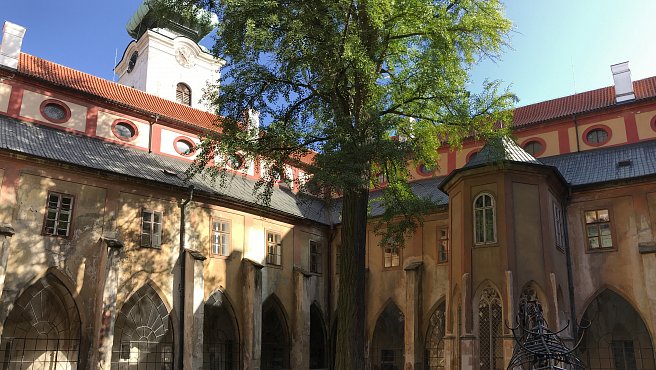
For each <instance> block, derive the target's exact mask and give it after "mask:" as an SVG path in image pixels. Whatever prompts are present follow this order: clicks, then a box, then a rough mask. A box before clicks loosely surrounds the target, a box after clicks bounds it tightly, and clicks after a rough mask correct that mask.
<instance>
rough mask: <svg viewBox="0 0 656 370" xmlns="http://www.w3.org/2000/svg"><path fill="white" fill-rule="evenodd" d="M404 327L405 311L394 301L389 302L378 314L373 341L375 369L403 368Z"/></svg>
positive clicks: (397, 369) (393, 369) (391, 369)
mask: <svg viewBox="0 0 656 370" xmlns="http://www.w3.org/2000/svg"><path fill="white" fill-rule="evenodd" d="M404 328H405V316H404V315H403V312H401V310H400V309H399V307H398V306H397V305H395V304H394V303H393V302H389V303H388V304H387V305H386V306H385V309H384V310H383V312H381V314H380V316H378V320H377V321H376V327H375V329H374V336H373V339H372V341H371V347H372V359H373V365H374V369H380V370H400V369H403V363H404V343H405V341H404V337H405V335H404V334H405V329H404Z"/></svg>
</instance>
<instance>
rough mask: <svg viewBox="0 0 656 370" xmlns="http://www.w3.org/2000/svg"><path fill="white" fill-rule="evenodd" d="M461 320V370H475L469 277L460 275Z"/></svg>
mask: <svg viewBox="0 0 656 370" xmlns="http://www.w3.org/2000/svg"><path fill="white" fill-rule="evenodd" d="M461 299H462V303H461V304H462V316H463V317H462V319H463V329H464V334H463V335H462V337H461V338H460V357H461V363H462V370H472V369H477V368H478V365H477V364H476V361H477V358H478V357H477V356H476V336H475V335H474V317H473V312H474V311H473V308H472V299H473V297H472V287H471V275H470V274H469V273H468V272H466V273H464V274H462V295H461Z"/></svg>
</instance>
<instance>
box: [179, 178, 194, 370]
mask: <svg viewBox="0 0 656 370" xmlns="http://www.w3.org/2000/svg"><path fill="white" fill-rule="evenodd" d="M193 197H194V186H193V185H189V198H187V199H186V200H185V201H184V202H182V203H181V204H180V254H179V256H178V263H179V264H180V289H179V290H180V328H179V331H178V338H179V339H178V344H179V345H178V349H179V353H178V361H177V362H178V369H180V370H182V369H184V327H185V323H184V322H185V320H184V319H185V293H186V289H185V285H186V281H185V274H186V271H185V270H186V269H185V257H186V256H185V229H186V228H185V222H186V217H185V211H186V209H187V204H189V202H191V200H192V199H193Z"/></svg>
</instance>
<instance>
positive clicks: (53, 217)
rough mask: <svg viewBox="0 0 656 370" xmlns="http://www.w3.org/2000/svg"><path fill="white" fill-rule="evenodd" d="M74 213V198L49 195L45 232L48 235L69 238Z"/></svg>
mask: <svg viewBox="0 0 656 370" xmlns="http://www.w3.org/2000/svg"><path fill="white" fill-rule="evenodd" d="M72 212H73V197H72V196H70V195H64V194H59V193H49V194H48V205H47V209H46V220H45V223H44V225H43V232H44V233H45V234H46V235H53V236H68V233H69V231H70V226H71V214H72Z"/></svg>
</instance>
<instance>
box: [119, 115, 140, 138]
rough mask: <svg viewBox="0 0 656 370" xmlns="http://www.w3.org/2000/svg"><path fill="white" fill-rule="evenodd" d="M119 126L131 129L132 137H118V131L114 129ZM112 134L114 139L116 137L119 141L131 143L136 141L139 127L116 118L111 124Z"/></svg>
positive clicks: (128, 121)
mask: <svg viewBox="0 0 656 370" xmlns="http://www.w3.org/2000/svg"><path fill="white" fill-rule="evenodd" d="M121 124H124V125H127V126H130V128H132V132H133V133H134V135H132V136H131V137H123V136H121V135H119V133H118V129H117V128H116V126H119V125H121ZM112 134H114V137H116V138H117V139H119V140H121V141H125V142H132V141H134V140H136V139H137V136H139V127H137V125H136V124H135V123H134V122H132V121H130V120H127V119H123V118H118V119H115V120H114V122H112Z"/></svg>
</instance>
